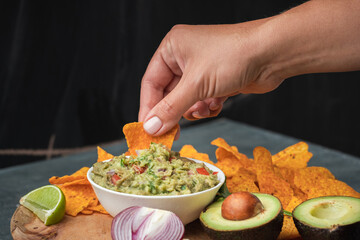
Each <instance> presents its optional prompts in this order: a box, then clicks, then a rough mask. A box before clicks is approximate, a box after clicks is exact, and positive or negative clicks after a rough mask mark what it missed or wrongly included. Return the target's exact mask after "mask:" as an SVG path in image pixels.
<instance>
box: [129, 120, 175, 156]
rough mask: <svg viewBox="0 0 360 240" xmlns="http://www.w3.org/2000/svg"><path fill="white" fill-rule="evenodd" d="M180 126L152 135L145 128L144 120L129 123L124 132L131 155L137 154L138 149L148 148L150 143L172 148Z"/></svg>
mask: <svg viewBox="0 0 360 240" xmlns="http://www.w3.org/2000/svg"><path fill="white" fill-rule="evenodd" d="M177 129H178V126H175V127H173V128H172V129H171V130H169V131H168V132H167V133H165V134H164V135H161V136H151V135H149V134H147V133H146V132H145V130H144V128H143V123H142V122H133V123H128V124H126V125H125V126H124V127H123V132H124V135H125V138H126V142H127V145H128V148H129V152H130V154H131V155H137V154H136V150H142V149H148V148H149V146H150V144H151V143H152V142H153V143H161V144H163V145H165V146H166V147H167V148H168V149H169V150H170V149H171V147H172V145H173V142H174V138H175V134H176V131H177Z"/></svg>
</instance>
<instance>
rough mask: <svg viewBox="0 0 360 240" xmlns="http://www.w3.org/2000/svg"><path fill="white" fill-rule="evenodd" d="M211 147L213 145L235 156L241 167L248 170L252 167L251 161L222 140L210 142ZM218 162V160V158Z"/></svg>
mask: <svg viewBox="0 0 360 240" xmlns="http://www.w3.org/2000/svg"><path fill="white" fill-rule="evenodd" d="M211 144H212V145H215V146H217V147H219V148H223V149H224V150H226V151H228V152H229V153H231V154H232V155H233V156H235V157H236V158H237V159H238V160H239V161H240V163H241V165H242V166H244V167H246V168H249V167H251V166H252V164H253V163H252V161H251V160H250V159H249V158H248V157H247V156H246V155H245V154H242V153H239V151H238V149H237V148H236V147H235V146H230V145H229V144H228V143H227V142H226V141H225V140H224V139H223V138H217V139H215V140H213V141H212V142H211ZM218 160H219V158H218Z"/></svg>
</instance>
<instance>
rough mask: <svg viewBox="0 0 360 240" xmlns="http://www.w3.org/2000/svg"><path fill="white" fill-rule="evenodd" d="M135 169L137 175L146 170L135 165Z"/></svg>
mask: <svg viewBox="0 0 360 240" xmlns="http://www.w3.org/2000/svg"><path fill="white" fill-rule="evenodd" d="M133 168H134V170H135V172H136V173H137V174H142V173H143V172H145V170H146V167H139V166H137V165H133Z"/></svg>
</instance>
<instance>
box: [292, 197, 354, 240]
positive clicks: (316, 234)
mask: <svg viewBox="0 0 360 240" xmlns="http://www.w3.org/2000/svg"><path fill="white" fill-rule="evenodd" d="M292 214H293V219H294V223H295V226H296V228H297V229H298V231H299V233H300V235H301V237H302V238H303V239H304V240H312V239H314V240H323V239H324V240H325V239H330V240H347V239H349V240H350V239H351V240H358V239H360V198H354V197H345V196H326V197H318V198H313V199H310V200H307V201H305V202H303V203H301V204H300V205H299V206H297V207H296V208H295V209H294V210H293V212H292Z"/></svg>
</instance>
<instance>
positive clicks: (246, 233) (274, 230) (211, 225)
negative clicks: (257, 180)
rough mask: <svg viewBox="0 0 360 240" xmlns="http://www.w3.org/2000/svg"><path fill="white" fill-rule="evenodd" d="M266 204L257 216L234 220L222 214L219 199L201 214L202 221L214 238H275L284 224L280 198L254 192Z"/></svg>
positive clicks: (244, 239)
mask: <svg viewBox="0 0 360 240" xmlns="http://www.w3.org/2000/svg"><path fill="white" fill-rule="evenodd" d="M253 194H254V195H255V196H256V197H258V198H259V200H260V201H261V203H262V204H263V206H264V211H263V212H262V213H259V214H258V215H256V216H255V217H252V218H249V219H245V220H240V221H232V220H227V219H225V218H223V217H222V216H221V205H222V203H223V201H224V199H222V200H218V201H217V202H214V203H212V204H211V205H209V206H208V207H207V208H205V209H204V210H203V211H202V212H201V214H200V223H201V225H202V226H203V228H204V230H205V232H206V233H207V235H208V236H209V237H210V238H211V239H214V240H217V239H219V240H220V239H221V240H225V239H243V240H250V239H251V240H253V239H262V240H270V239H271V240H275V239H277V237H278V236H279V234H280V232H281V228H282V225H283V220H284V217H283V211H282V206H281V202H280V201H279V199H278V198H276V197H274V196H272V195H269V194H264V193H253Z"/></svg>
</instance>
